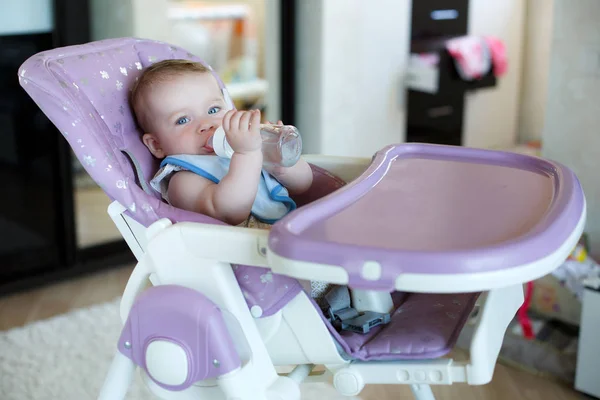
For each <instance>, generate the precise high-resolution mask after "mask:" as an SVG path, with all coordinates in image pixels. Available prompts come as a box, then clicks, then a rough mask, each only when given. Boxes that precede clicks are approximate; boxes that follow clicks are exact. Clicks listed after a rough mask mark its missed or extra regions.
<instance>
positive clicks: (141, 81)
mask: <svg viewBox="0 0 600 400" xmlns="http://www.w3.org/2000/svg"><path fill="white" fill-rule="evenodd" d="M206 72H210V70H209V69H208V68H207V67H205V66H204V65H203V64H202V63H199V62H197V61H190V60H182V59H168V60H163V61H158V62H156V63H154V64H152V65H150V66H149V67H147V68H146V69H145V70H144V71H143V72H142V74H141V75H140V77H139V78H138V79H137V80H136V81H135V82H134V83H133V86H132V87H131V94H130V97H129V101H130V104H131V108H132V109H133V112H134V115H135V117H136V119H137V122H138V125H140V127H141V128H142V129H145V128H147V126H146V118H145V116H144V113H143V111H142V110H138V109H137V106H138V104H139V99H140V98H141V96H142V95H143V93H144V92H145V91H146V90H148V88H150V87H151V86H152V85H153V84H156V83H159V82H164V81H166V80H168V79H169V78H172V77H173V76H177V75H181V74H184V73H206Z"/></svg>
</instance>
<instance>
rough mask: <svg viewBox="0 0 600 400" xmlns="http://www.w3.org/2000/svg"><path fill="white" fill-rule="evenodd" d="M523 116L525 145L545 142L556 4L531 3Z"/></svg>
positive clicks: (550, 1) (521, 135) (529, 0)
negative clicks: (543, 135) (533, 141)
mask: <svg viewBox="0 0 600 400" xmlns="http://www.w3.org/2000/svg"><path fill="white" fill-rule="evenodd" d="M526 4H527V13H526V17H525V49H524V50H525V51H524V55H523V80H522V89H521V99H520V100H521V105H520V115H519V138H520V139H521V141H526V140H538V139H541V138H542V131H543V129H544V119H545V117H546V98H547V94H548V73H549V69H550V49H551V43H552V21H553V11H554V1H553V0H527V1H526Z"/></svg>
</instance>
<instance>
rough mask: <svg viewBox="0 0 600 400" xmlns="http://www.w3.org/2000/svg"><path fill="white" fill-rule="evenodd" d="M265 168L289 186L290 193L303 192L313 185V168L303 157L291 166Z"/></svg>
mask: <svg viewBox="0 0 600 400" xmlns="http://www.w3.org/2000/svg"><path fill="white" fill-rule="evenodd" d="M265 169H266V170H267V172H269V173H270V174H271V175H273V176H274V177H275V179H277V180H278V181H279V182H280V183H281V184H282V185H283V186H285V187H286V188H287V190H288V192H289V193H290V195H299V194H302V193H304V192H306V191H307V190H308V188H310V185H312V181H313V174H312V169H311V168H310V165H308V163H307V162H306V161H304V160H303V159H302V158H300V160H298V162H297V163H296V164H295V165H294V166H292V167H289V168H284V167H279V166H275V167H272V168H265Z"/></svg>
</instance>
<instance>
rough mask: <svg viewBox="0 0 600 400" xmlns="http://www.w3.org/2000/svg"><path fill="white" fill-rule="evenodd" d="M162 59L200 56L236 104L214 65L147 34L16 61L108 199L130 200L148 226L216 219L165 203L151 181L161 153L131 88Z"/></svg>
mask: <svg viewBox="0 0 600 400" xmlns="http://www.w3.org/2000/svg"><path fill="white" fill-rule="evenodd" d="M165 59H188V60H193V61H198V62H201V63H203V64H204V65H205V66H206V67H207V68H209V69H210V70H211V71H212V72H213V74H214V76H215V78H216V79H217V82H218V83H219V85H220V87H221V89H222V90H223V93H224V96H225V100H226V102H227V103H228V105H229V106H230V107H232V108H233V107H234V106H233V103H232V101H231V98H230V97H229V94H228V93H227V90H226V89H225V86H224V84H223V82H222V81H221V79H220V78H219V77H218V76H217V74H216V73H215V72H214V71H213V70H212V68H211V67H210V66H209V65H206V64H205V63H204V62H203V61H202V60H201V59H199V58H198V57H196V56H194V55H193V54H190V53H188V52H187V51H185V50H184V49H182V48H180V47H177V46H173V45H170V44H167V43H163V42H159V41H155V40H147V39H136V38H119V39H108V40H101V41H96V42H90V43H86V44H83V45H75V46H68V47H62V48H56V49H52V50H48V51H44V52H42V53H38V54H36V55H34V56H32V57H30V58H29V59H28V60H26V61H25V62H24V63H23V65H22V66H21V68H20V69H19V82H20V84H21V86H22V87H23V89H24V90H25V91H26V92H27V93H28V94H29V95H30V96H31V98H32V99H33V100H34V101H35V102H36V104H37V105H38V106H39V107H40V108H41V110H42V111H43V112H44V113H45V114H46V116H47V117H48V118H49V119H50V120H51V121H52V123H53V124H54V125H55V126H56V127H57V128H58V130H59V131H60V132H61V133H62V135H63V136H64V138H65V139H66V140H67V141H68V143H69V144H70V146H71V148H72V149H73V152H74V153H75V155H76V157H77V158H78V159H79V161H80V162H81V164H82V165H83V166H84V168H85V169H86V171H87V172H88V174H89V175H90V176H91V177H92V179H94V181H95V182H96V183H97V184H98V185H99V186H100V187H101V188H102V189H103V190H104V192H105V193H106V194H107V195H108V196H109V197H110V198H111V199H113V200H118V201H119V202H120V203H121V204H123V205H124V206H126V207H128V214H129V215H131V216H132V217H133V218H134V219H135V220H137V221H138V222H140V223H141V224H143V225H145V226H148V225H149V224H151V223H152V222H154V221H156V220H157V219H159V218H162V217H167V218H170V219H171V220H174V221H177V220H178V219H180V218H184V220H190V221H200V222H210V223H214V222H215V221H216V220H213V219H212V218H209V217H205V216H201V215H198V214H195V213H188V212H184V211H182V210H178V209H175V208H173V207H171V206H169V205H167V204H165V203H164V202H162V201H161V200H160V195H159V194H158V193H156V192H154V191H153V190H152V189H151V188H150V185H149V184H148V182H149V180H150V179H152V177H153V175H154V173H155V172H156V170H157V168H158V160H156V159H155V158H154V157H153V156H152V154H151V153H150V152H149V151H148V149H147V148H146V146H144V144H143V143H142V141H141V131H140V129H139V128H138V126H137V124H136V122H135V118H134V116H133V113H132V110H131V108H130V106H129V93H130V88H131V86H132V84H133V82H134V81H135V80H136V79H137V78H138V77H139V76H140V74H141V72H142V70H143V69H144V68H145V67H147V66H149V65H150V64H152V63H154V62H157V61H161V60H165Z"/></svg>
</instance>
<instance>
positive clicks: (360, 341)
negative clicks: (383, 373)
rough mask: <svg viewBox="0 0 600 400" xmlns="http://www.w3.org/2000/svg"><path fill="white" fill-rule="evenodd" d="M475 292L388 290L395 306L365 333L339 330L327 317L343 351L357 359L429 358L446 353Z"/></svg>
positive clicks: (456, 335) (469, 312)
mask: <svg viewBox="0 0 600 400" xmlns="http://www.w3.org/2000/svg"><path fill="white" fill-rule="evenodd" d="M478 297H479V293H462V294H421V293H401V292H395V293H393V294H392V299H393V300H394V305H395V309H394V311H392V312H391V318H390V321H389V323H388V324H385V325H380V326H375V327H373V328H371V330H370V331H369V332H368V333H362V332H352V331H341V332H338V331H337V330H336V329H335V327H334V326H333V325H332V324H331V323H330V322H329V321H327V325H328V328H329V331H330V333H331V334H332V335H333V336H334V337H335V339H336V340H337V341H338V343H339V344H340V346H341V347H342V348H343V349H344V351H345V352H346V353H347V354H348V355H349V356H350V357H352V358H354V359H356V360H361V361H371V360H382V361H383V360H387V361H393V360H411V359H412V360H417V359H432V358H438V357H442V356H444V355H446V354H447V353H449V352H450V350H452V348H453V347H454V345H455V344H456V340H457V338H458V335H459V334H460V331H461V330H462V328H463V326H464V324H465V323H466V321H467V319H468V317H469V315H470V314H471V311H472V310H473V307H474V305H475V302H476V301H477V298H478Z"/></svg>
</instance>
